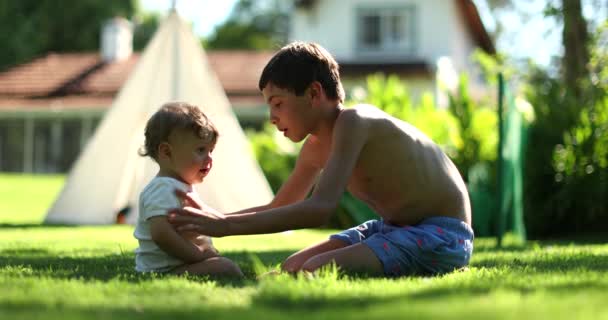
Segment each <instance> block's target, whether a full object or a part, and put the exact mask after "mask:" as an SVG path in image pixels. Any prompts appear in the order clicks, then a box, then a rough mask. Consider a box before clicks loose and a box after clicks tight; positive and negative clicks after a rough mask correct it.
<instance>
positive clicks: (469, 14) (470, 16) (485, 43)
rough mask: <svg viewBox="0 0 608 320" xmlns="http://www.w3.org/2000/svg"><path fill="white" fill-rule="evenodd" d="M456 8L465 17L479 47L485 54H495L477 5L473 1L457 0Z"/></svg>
mask: <svg viewBox="0 0 608 320" xmlns="http://www.w3.org/2000/svg"><path fill="white" fill-rule="evenodd" d="M456 6H457V7H458V9H459V10H460V13H461V14H462V16H463V17H464V21H465V24H466V26H467V28H468V30H469V32H470V33H471V36H472V37H473V39H474V40H475V42H476V43H477V45H478V46H479V47H480V48H482V49H483V50H484V51H485V52H487V53H490V54H495V53H496V48H495V47H494V42H493V41H492V39H491V38H490V35H489V34H488V31H487V30H486V28H485V26H484V25H483V21H481V17H480V16H479V11H478V10H477V6H476V5H475V3H473V1H472V0H456Z"/></svg>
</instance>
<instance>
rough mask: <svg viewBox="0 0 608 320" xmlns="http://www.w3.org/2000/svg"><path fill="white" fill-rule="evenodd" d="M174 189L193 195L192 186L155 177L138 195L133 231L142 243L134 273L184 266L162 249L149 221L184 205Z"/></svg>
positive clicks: (161, 270) (174, 180)
mask: <svg viewBox="0 0 608 320" xmlns="http://www.w3.org/2000/svg"><path fill="white" fill-rule="evenodd" d="M175 189H179V190H182V191H184V192H191V191H192V186H191V185H189V184H185V183H183V182H181V181H179V180H176V179H173V178H169V177H155V178H154V179H152V181H150V183H148V185H147V186H146V187H145V188H144V190H143V191H142V192H141V194H140V195H139V217H138V218H137V225H136V226H135V232H133V236H135V238H136V239H137V240H138V241H139V247H138V248H137V249H135V270H137V271H139V272H149V271H156V272H164V271H169V270H171V269H173V268H175V267H177V266H180V265H183V264H184V261H181V260H179V259H177V258H175V257H172V256H170V255H169V254H167V253H165V252H164V251H163V250H162V249H161V248H159V247H158V246H157V245H156V243H154V241H152V235H151V234H150V220H149V219H150V218H152V217H156V216H166V215H167V210H169V209H172V208H179V207H181V206H182V205H181V201H180V199H179V198H178V197H177V196H176V195H175ZM194 197H197V195H196V194H194Z"/></svg>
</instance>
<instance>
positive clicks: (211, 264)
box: [171, 257, 243, 277]
mask: <svg viewBox="0 0 608 320" xmlns="http://www.w3.org/2000/svg"><path fill="white" fill-rule="evenodd" d="M186 272H188V273H189V274H192V275H211V276H225V277H242V276H243V272H242V271H241V268H239V266H238V265H236V263H234V262H232V260H230V259H228V258H224V257H212V258H209V259H206V260H203V261H199V262H196V263H192V264H186V265H183V266H179V267H177V268H175V269H173V270H172V271H171V273H174V274H184V273H186Z"/></svg>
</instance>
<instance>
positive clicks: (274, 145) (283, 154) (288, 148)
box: [247, 124, 299, 193]
mask: <svg viewBox="0 0 608 320" xmlns="http://www.w3.org/2000/svg"><path fill="white" fill-rule="evenodd" d="M279 133H280V132H279V131H277V130H276V129H275V128H274V127H273V126H272V125H271V124H266V125H265V126H264V128H263V130H262V131H260V132H255V131H248V132H247V137H248V138H249V141H250V143H251V145H252V146H253V151H254V153H255V156H256V158H257V160H258V163H259V164H260V166H261V167H262V171H263V172H264V175H265V176H266V179H267V180H268V183H269V184H270V187H271V188H272V191H274V192H275V193H276V192H277V191H279V188H280V187H281V185H283V182H285V181H286V180H287V178H288V177H289V174H290V173H291V171H292V170H293V168H294V166H295V163H296V158H297V156H298V151H299V146H298V145H297V144H294V143H292V142H291V141H289V140H288V139H287V138H285V137H283V136H281V135H279Z"/></svg>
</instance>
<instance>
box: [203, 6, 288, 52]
mask: <svg viewBox="0 0 608 320" xmlns="http://www.w3.org/2000/svg"><path fill="white" fill-rule="evenodd" d="M288 5H289V2H288V1H280V0H264V1H259V0H258V1H254V0H239V1H238V2H237V3H236V4H235V6H234V8H233V10H232V12H231V13H230V16H229V17H228V19H227V20H226V22H224V23H223V24H221V25H219V26H217V27H216V28H215V30H214V33H213V34H212V35H211V36H210V37H209V38H208V39H206V40H204V41H203V45H204V47H205V48H207V49H254V50H263V49H275V48H276V47H277V46H281V45H283V44H285V43H286V42H287V30H288V16H289V12H288V10H289V7H288Z"/></svg>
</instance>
